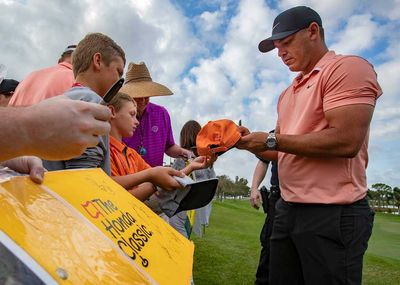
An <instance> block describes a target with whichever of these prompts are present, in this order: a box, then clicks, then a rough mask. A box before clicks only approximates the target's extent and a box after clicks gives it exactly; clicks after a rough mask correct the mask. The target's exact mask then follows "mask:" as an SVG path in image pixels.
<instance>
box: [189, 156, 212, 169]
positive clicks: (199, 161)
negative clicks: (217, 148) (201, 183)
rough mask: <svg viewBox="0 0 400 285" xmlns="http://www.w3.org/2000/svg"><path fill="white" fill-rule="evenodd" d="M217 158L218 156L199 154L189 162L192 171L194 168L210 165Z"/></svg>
mask: <svg viewBox="0 0 400 285" xmlns="http://www.w3.org/2000/svg"><path fill="white" fill-rule="evenodd" d="M216 160H217V156H215V155H214V156H199V157H196V158H195V159H194V160H192V162H191V163H190V164H189V167H190V172H192V171H194V170H199V169H204V168H208V167H210V166H211V165H212V164H213V163H214V161H216Z"/></svg>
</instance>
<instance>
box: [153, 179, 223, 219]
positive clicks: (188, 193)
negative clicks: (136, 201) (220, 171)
mask: <svg viewBox="0 0 400 285" xmlns="http://www.w3.org/2000/svg"><path fill="white" fill-rule="evenodd" d="M175 179H176V178H175ZM183 180H186V183H187V182H188V181H190V180H191V179H190V178H188V177H185V179H183ZM180 181H182V179H180ZM180 183H182V182H180ZM181 185H182V188H180V189H176V190H173V191H167V190H164V189H161V188H159V189H158V193H157V199H158V203H159V206H160V208H161V210H162V211H163V212H164V213H165V214H166V215H167V216H168V217H172V216H174V215H176V214H178V213H179V212H182V211H188V210H194V209H198V208H201V207H204V206H205V205H207V204H208V203H210V202H211V201H212V199H213V197H214V195H215V192H216V191H217V186H218V178H210V179H205V180H201V181H193V180H191V181H190V182H188V184H185V183H182V184H181Z"/></svg>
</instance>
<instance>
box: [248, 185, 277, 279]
mask: <svg viewBox="0 0 400 285" xmlns="http://www.w3.org/2000/svg"><path fill="white" fill-rule="evenodd" d="M280 197H281V193H280V191H279V188H278V187H271V189H270V194H269V197H268V199H267V200H266V201H264V202H263V203H267V205H268V206H267V207H264V210H265V211H266V213H267V216H266V218H265V222H264V225H263V227H262V230H261V233H260V242H261V253H260V261H259V263H258V267H257V272H256V281H255V283H254V284H255V285H268V284H269V280H268V279H269V270H270V269H269V268H270V263H269V255H270V248H271V247H270V237H271V234H272V226H273V224H274V216H275V204H276V202H277V201H278V200H279V198H280ZM263 200H264V199H263Z"/></svg>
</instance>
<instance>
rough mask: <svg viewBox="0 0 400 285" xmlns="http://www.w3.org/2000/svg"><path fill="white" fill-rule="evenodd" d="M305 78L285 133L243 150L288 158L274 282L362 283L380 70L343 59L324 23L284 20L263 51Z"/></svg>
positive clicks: (289, 94) (283, 115)
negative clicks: (372, 131)
mask: <svg viewBox="0 0 400 285" xmlns="http://www.w3.org/2000/svg"><path fill="white" fill-rule="evenodd" d="M274 48H277V49H278V55H279V57H280V58H281V59H282V61H283V63H284V64H285V65H286V66H288V67H289V69H290V70H291V71H293V72H299V74H298V76H297V77H296V78H295V79H294V80H293V82H292V84H291V85H290V86H289V87H288V88H287V89H286V90H284V91H283V92H282V93H281V95H280V98H279V102H278V121H277V124H276V133H275V134H273V133H270V134H268V133H264V132H253V133H249V131H248V130H247V129H245V128H243V129H242V135H243V136H242V138H241V140H240V141H239V142H238V144H237V147H238V148H240V149H246V150H248V151H250V152H252V153H254V154H256V156H258V157H259V158H262V159H265V160H278V168H279V181H280V188H281V195H282V199H280V200H279V201H278V203H277V205H276V215H275V224H274V227H273V232H272V236H271V255H270V262H271V268H270V279H269V281H270V283H271V284H361V277H362V263H363V255H364V253H365V251H366V249H367V243H368V240H369V238H370V235H371V231H372V225H373V217H374V213H373V211H372V210H371V208H370V207H369V205H368V201H367V200H366V198H365V197H366V192H367V181H366V167H367V164H368V151H367V148H368V137H369V126H370V121H371V119H372V114H373V111H374V107H375V103H376V100H377V98H378V97H379V96H380V95H381V94H382V91H381V88H380V86H379V84H378V82H377V75H376V73H375V71H374V69H373V67H372V65H371V64H370V63H368V62H367V61H366V60H365V59H363V58H360V57H357V56H343V55H336V54H335V53H334V52H333V51H329V50H328V48H327V47H326V44H325V40H324V30H323V27H322V20H321V18H320V16H319V15H318V13H317V12H315V11H314V10H312V9H310V8H308V7H304V6H298V7H294V8H291V9H289V10H286V11H284V12H282V13H281V14H279V15H278V16H277V17H276V18H275V20H274V23H273V28H272V36H271V37H269V38H267V39H265V40H263V41H262V42H260V44H259V50H260V51H261V52H268V51H270V50H272V49H274Z"/></svg>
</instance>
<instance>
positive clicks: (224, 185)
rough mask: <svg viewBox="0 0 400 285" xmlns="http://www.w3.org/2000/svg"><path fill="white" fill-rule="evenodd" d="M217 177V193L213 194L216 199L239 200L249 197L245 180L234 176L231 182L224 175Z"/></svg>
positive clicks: (248, 188) (248, 189)
mask: <svg viewBox="0 0 400 285" xmlns="http://www.w3.org/2000/svg"><path fill="white" fill-rule="evenodd" d="M217 177H218V179H219V182H218V187H217V192H216V194H215V195H216V197H217V199H220V200H222V199H223V198H226V197H231V198H241V197H248V196H249V193H250V187H248V186H247V183H248V181H247V179H245V178H239V177H238V176H236V177H235V180H234V181H233V180H232V179H231V178H230V177H229V176H227V175H225V174H224V175H220V176H217Z"/></svg>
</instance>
